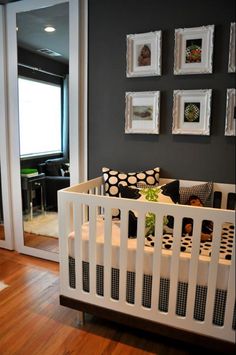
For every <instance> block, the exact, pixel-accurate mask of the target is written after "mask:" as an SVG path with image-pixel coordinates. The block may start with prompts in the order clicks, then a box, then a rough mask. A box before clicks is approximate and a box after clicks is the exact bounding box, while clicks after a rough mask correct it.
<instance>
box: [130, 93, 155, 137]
mask: <svg viewBox="0 0 236 355" xmlns="http://www.w3.org/2000/svg"><path fill="white" fill-rule="evenodd" d="M125 99H126V109H125V133H144V134H159V126H160V91H144V92H126V94H125ZM134 106H149V107H150V106H151V107H152V119H151V120H147V119H146V120H145V119H143V120H142V119H139V120H134V119H133V107H134Z"/></svg>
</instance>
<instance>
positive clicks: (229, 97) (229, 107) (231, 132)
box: [225, 89, 236, 136]
mask: <svg viewBox="0 0 236 355" xmlns="http://www.w3.org/2000/svg"><path fill="white" fill-rule="evenodd" d="M235 105H236V89H227V94H226V116H225V136H235V135H236V134H235V125H236V124H235V121H236V118H235V117H234V111H235V110H236V109H235V107H236V106H235Z"/></svg>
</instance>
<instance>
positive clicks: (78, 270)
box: [73, 203, 83, 292]
mask: <svg viewBox="0 0 236 355" xmlns="http://www.w3.org/2000/svg"><path fill="white" fill-rule="evenodd" d="M82 214H83V212H82V205H81V204H79V203H74V205H73V215H74V228H73V229H74V234H75V237H74V255H75V276H76V282H75V284H76V289H77V290H79V291H80V292H81V291H82V287H83V280H82V278H83V272H82V262H81V260H83V256H82V223H83V215H82Z"/></svg>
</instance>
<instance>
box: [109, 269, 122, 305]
mask: <svg viewBox="0 0 236 355" xmlns="http://www.w3.org/2000/svg"><path fill="white" fill-rule="evenodd" d="M119 282H120V270H119V269H115V268H112V269H111V298H113V299H114V300H119Z"/></svg>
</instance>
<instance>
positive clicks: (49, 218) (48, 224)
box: [24, 212, 58, 238]
mask: <svg viewBox="0 0 236 355" xmlns="http://www.w3.org/2000/svg"><path fill="white" fill-rule="evenodd" d="M24 231H25V232H28V233H32V234H39V235H45V236H47V237H54V238H58V214H57V212H46V214H41V215H39V216H35V217H33V219H32V220H31V221H24Z"/></svg>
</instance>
